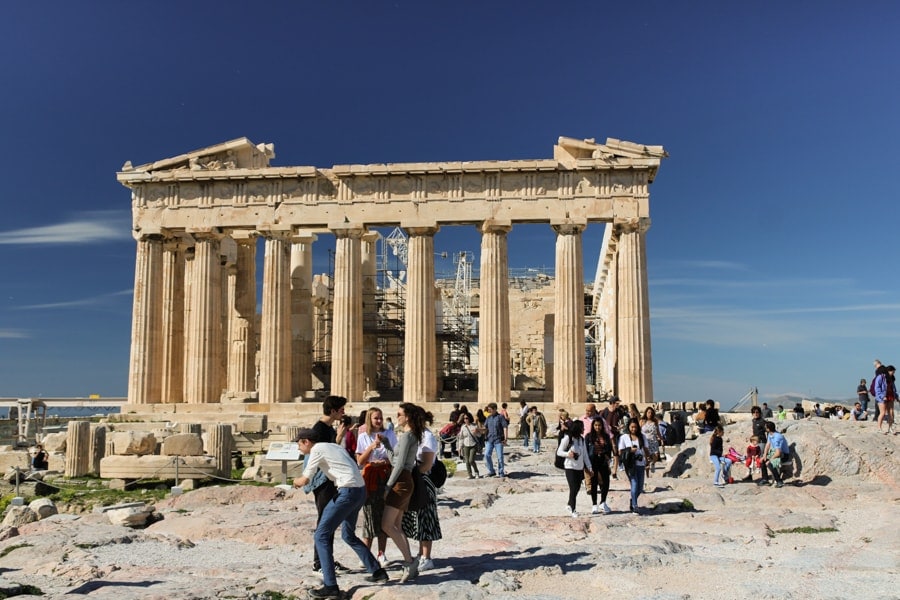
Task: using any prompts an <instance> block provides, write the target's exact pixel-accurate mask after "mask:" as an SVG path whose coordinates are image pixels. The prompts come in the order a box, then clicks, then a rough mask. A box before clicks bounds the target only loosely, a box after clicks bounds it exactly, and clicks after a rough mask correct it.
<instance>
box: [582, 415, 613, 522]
mask: <svg viewBox="0 0 900 600" xmlns="http://www.w3.org/2000/svg"><path fill="white" fill-rule="evenodd" d="M584 445H585V446H586V447H587V453H588V456H589V457H590V461H591V481H590V486H591V487H590V489H589V490H588V491H589V493H590V494H591V501H592V502H593V503H594V506H593V508H592V509H591V514H594V515H596V514H598V513H599V512H600V511H601V510H602V511H603V513H604V514H607V515H608V514H609V513H611V512H612V510H611V509H610V508H609V505H608V504H607V503H606V496H607V494H609V476H610V471H609V463H610V461H611V460H612V453H613V443H612V440H611V439H609V435H608V434H607V433H606V427H605V425H604V423H603V419H594V420H593V422H591V430H590V431H589V432H588V433H587V435H586V436H584ZM598 485H599V487H600V504H599V505H598V504H597V487H598Z"/></svg>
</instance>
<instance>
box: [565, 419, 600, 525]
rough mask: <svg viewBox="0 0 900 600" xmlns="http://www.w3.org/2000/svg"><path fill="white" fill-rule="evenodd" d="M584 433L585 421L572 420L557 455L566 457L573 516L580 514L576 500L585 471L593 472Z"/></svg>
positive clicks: (570, 506)
mask: <svg viewBox="0 0 900 600" xmlns="http://www.w3.org/2000/svg"><path fill="white" fill-rule="evenodd" d="M582 433H584V423H582V422H581V421H580V420H575V421H572V424H571V425H569V430H568V431H567V432H566V435H565V436H563V439H562V441H561V442H560V443H559V448H557V450H556V455H557V456H561V457H564V458H565V461H564V463H563V466H564V467H565V469H566V482H567V483H568V484H569V503H568V505H567V508H568V509H569V514H570V515H572V516H573V517H577V516H578V512H577V511H576V510H575V501H576V500H577V499H578V492H579V491H580V490H581V482H582V481H584V475H585V471H589V472H590V473H591V474H593V470H592V469H591V461H590V457H589V456H588V453H587V448H586V447H585V444H584V439H583V438H582V437H581V434H582Z"/></svg>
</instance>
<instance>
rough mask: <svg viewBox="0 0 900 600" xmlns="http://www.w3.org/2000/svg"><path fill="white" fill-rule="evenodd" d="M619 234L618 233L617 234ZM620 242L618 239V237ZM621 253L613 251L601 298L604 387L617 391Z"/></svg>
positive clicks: (605, 389) (610, 390)
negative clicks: (619, 257)
mask: <svg viewBox="0 0 900 600" xmlns="http://www.w3.org/2000/svg"><path fill="white" fill-rule="evenodd" d="M615 235H616V236H618V234H615ZM616 243H617V244H618V239H616ZM618 256H619V253H618V250H617V251H616V252H613V253H612V255H611V256H610V259H609V275H607V278H606V285H605V286H604V288H603V295H602V296H601V298H600V307H601V316H602V318H603V333H604V337H603V369H604V370H603V384H604V385H603V389H604V391H607V392H612V393H614V394H615V393H617V392H618V389H619V386H618V384H617V383H616V365H617V362H618V356H619V353H618V350H617V349H618V347H619V344H618V336H619V333H618V326H617V324H618V320H619V313H618V310H617V309H618V300H617V299H618V296H619V293H618V289H619V276H618V273H619V259H618Z"/></svg>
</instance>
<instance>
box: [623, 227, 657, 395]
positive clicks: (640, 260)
mask: <svg viewBox="0 0 900 600" xmlns="http://www.w3.org/2000/svg"><path fill="white" fill-rule="evenodd" d="M649 227H650V219H641V220H640V221H639V222H638V223H634V224H629V225H627V226H621V233H620V238H619V247H618V261H617V262H618V294H617V298H618V302H617V314H618V332H617V341H618V353H617V354H618V356H617V358H618V368H617V380H618V381H617V384H618V389H617V393H618V395H619V397H620V398H621V399H622V402H625V403H632V402H633V403H635V404H639V403H650V402H653V363H652V358H651V353H650V294H649V289H648V283H647V246H646V237H645V236H646V232H647V229H649Z"/></svg>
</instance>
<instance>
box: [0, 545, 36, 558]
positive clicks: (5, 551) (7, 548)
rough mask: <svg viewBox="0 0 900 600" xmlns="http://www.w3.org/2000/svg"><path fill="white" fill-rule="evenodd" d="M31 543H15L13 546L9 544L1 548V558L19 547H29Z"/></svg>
mask: <svg viewBox="0 0 900 600" xmlns="http://www.w3.org/2000/svg"><path fill="white" fill-rule="evenodd" d="M29 546H31V544H28V543H23V544H13V545H12V546H7V547H6V548H4V549H3V550H0V558H3V557H4V556H6V555H7V554H9V553H10V552H12V551H13V550H18V549H19V548H28V547H29Z"/></svg>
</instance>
